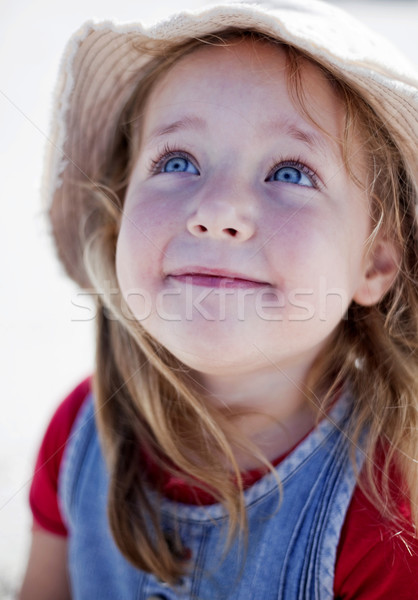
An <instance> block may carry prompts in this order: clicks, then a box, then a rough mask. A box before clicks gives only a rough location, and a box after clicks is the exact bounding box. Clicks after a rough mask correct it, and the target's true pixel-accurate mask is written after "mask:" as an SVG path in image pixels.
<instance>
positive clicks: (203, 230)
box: [198, 225, 207, 233]
mask: <svg viewBox="0 0 418 600" xmlns="http://www.w3.org/2000/svg"><path fill="white" fill-rule="evenodd" d="M198 229H199V231H200V233H205V231H207V227H205V226H204V225H198Z"/></svg>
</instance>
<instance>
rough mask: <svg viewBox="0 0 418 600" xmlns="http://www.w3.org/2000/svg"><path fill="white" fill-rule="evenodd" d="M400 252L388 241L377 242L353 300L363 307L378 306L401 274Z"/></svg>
mask: <svg viewBox="0 0 418 600" xmlns="http://www.w3.org/2000/svg"><path fill="white" fill-rule="evenodd" d="M399 262H400V252H399V250H398V249H397V248H396V246H395V244H394V243H393V242H392V241H391V240H388V239H380V240H377V241H376V242H375V243H374V244H373V246H372V248H371V249H370V251H369V253H368V255H367V257H366V264H365V268H364V274H363V277H362V280H361V282H360V283H359V286H358V288H357V290H356V293H355V294H354V296H353V300H354V301H355V302H357V304H361V305H362V306H373V305H374V304H377V303H378V302H379V301H380V300H381V299H382V298H383V296H384V295H385V294H386V292H387V291H388V290H389V289H390V287H391V286H392V284H393V282H394V281H395V279H396V277H397V275H398V272H399Z"/></svg>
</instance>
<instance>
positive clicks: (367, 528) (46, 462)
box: [29, 378, 418, 600]
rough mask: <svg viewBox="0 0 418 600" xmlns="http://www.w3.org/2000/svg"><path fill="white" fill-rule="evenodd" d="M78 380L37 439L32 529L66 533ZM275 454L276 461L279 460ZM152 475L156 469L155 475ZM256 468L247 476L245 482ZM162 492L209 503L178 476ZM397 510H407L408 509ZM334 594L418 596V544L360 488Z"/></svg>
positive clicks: (378, 598)
mask: <svg viewBox="0 0 418 600" xmlns="http://www.w3.org/2000/svg"><path fill="white" fill-rule="evenodd" d="M90 384H91V382H90V378H88V379H86V380H85V381H83V382H82V383H81V384H80V385H79V386H77V387H76V388H75V390H73V391H72V392H71V394H69V396H67V398H66V399H65V400H64V402H62V404H61V405H60V406H59V407H58V409H57V411H56V412H55V414H54V416H53V417H52V420H51V422H50V424H49V426H48V428H47V431H46V434H45V436H44V439H43V441H42V444H41V447H40V450H39V454H38V458H37V462H36V467H35V473H34V477H33V481H32V485H31V489H30V499H29V500H30V506H31V509H32V514H33V519H34V529H37V528H42V529H46V530H47V531H49V532H52V533H54V534H57V535H63V536H66V535H67V529H66V527H65V525H64V523H63V520H62V517H61V514H60V510H59V506H58V500H57V494H58V475H59V469H60V464H61V459H62V455H63V452H64V449H65V445H66V443H67V440H68V437H69V435H70V432H71V428H72V425H73V423H74V420H75V418H76V416H77V413H78V411H79V409H80V407H81V405H82V404H83V401H84V400H85V398H86V397H87V395H88V393H89V392H90ZM284 458H285V456H282V457H280V459H279V460H278V461H276V463H275V464H278V462H280V460H283V459H284ZM156 476H157V473H156ZM260 476H261V475H260V472H258V471H251V472H250V473H249V474H246V477H245V482H246V484H247V485H250V484H251V483H254V482H255V481H256V480H257V479H258V478H259V477H260ZM164 493H165V494H166V495H167V496H168V497H170V498H172V499H174V500H177V501H179V502H186V503H189V504H190V503H197V502H199V503H201V504H202V503H205V504H206V503H210V502H211V498H210V497H209V495H208V494H206V493H204V492H203V493H202V494H200V492H198V493H197V492H196V489H195V488H193V489H191V488H190V487H188V486H187V485H186V484H185V483H184V482H182V481H180V480H179V479H173V478H169V477H168V478H167V479H166V481H165V485H164ZM399 510H400V511H402V512H403V513H404V514H409V513H408V507H407V506H405V505H403V504H402V505H400V506H399ZM334 596H335V598H338V599H344V600H351V599H352V600H354V599H355V600H394V599H395V600H416V599H417V598H418V543H417V542H416V541H415V542H412V541H410V540H409V542H408V544H406V543H405V541H404V540H403V539H402V538H401V537H400V536H399V535H394V534H393V532H392V531H391V530H389V529H388V527H387V526H385V523H384V522H383V520H382V518H381V516H380V514H379V512H378V511H377V510H376V508H375V507H374V505H372V504H371V503H370V502H369V501H368V500H367V498H366V497H365V496H364V494H363V493H362V492H361V490H360V488H358V487H357V488H356V489H355V491H354V495H353V498H352V500H351V503H350V505H349V508H348V511H347V514H346V518H345V522H344V525H343V528H342V531H341V537H340V542H339V545H338V550H337V561H336V568H335V577H334Z"/></svg>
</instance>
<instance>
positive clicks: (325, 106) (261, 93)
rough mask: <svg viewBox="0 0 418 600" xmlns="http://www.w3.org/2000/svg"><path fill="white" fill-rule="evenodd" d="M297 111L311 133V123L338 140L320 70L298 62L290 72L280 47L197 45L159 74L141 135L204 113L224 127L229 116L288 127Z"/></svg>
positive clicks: (336, 119) (334, 105)
mask: <svg viewBox="0 0 418 600" xmlns="http://www.w3.org/2000/svg"><path fill="white" fill-rule="evenodd" d="M293 81H295V82H296V81H297V82H298V83H297V84H296V83H292V82H293ZM301 90H302V93H300V91H301ZM295 92H297V93H296V94H295ZM296 97H298V98H299V101H298V100H296ZM301 99H302V104H303V110H302V107H301V102H300V100H301ZM296 112H297V113H298V116H299V117H300V119H302V120H304V121H305V124H306V125H309V128H310V129H311V130H312V131H313V130H314V129H318V127H314V126H313V124H316V125H317V126H319V129H321V128H323V129H324V130H326V131H327V132H328V133H330V134H331V136H333V137H334V139H335V137H339V132H340V129H341V127H340V126H341V117H342V107H341V103H340V101H339V100H338V98H337V96H336V93H335V92H334V90H333V88H332V86H331V84H330V82H329V81H328V80H327V78H326V77H325V75H324V73H323V72H322V71H321V69H320V68H319V67H317V66H315V65H314V64H312V63H311V62H309V61H307V60H302V61H301V62H300V63H299V64H298V69H297V73H295V72H293V70H292V69H291V67H289V61H288V57H287V52H286V50H285V49H284V48H283V46H281V45H280V44H274V43H272V42H269V41H267V40H262V39H256V40H251V39H240V40H233V41H232V42H231V43H229V42H228V43H227V44H226V45H219V46H214V45H202V46H199V47H198V48H197V49H195V50H193V51H192V52H190V53H189V54H187V55H186V56H183V57H182V58H180V59H179V60H178V61H177V62H176V63H175V64H174V65H173V66H172V67H171V68H170V70H169V71H168V72H166V73H165V74H164V75H162V76H161V77H160V79H159V80H158V81H157V82H156V83H155V84H154V87H153V90H152V92H151V94H150V96H149V98H148V101H147V106H146V110H145V115H146V119H145V123H144V130H145V133H146V136H147V137H150V136H151V137H152V134H153V132H154V130H155V128H156V127H157V128H158V125H159V124H160V123H161V120H163V121H164V122H167V123H168V122H171V123H176V122H178V121H179V120H180V118H181V117H182V116H183V115H184V116H185V118H186V119H189V116H188V115H190V114H191V115H193V117H192V118H193V120H194V121H195V122H197V121H198V120H199V115H203V116H204V115H205V114H212V115H214V116H216V118H217V119H219V120H225V121H226V122H227V121H228V113H229V116H233V117H234V118H235V117H236V116H237V115H241V116H242V118H243V120H245V121H246V122H248V121H250V122H253V123H254V126H256V127H257V128H258V129H259V128H260V127H261V128H263V126H264V125H265V127H266V128H268V127H269V123H271V122H272V121H277V120H278V121H281V122H283V121H285V122H286V121H289V122H292V121H293V120H294V116H295V113H296ZM304 112H305V114H304ZM159 129H160V130H161V127H159ZM157 133H158V131H157Z"/></svg>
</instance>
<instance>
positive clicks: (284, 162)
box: [149, 144, 321, 188]
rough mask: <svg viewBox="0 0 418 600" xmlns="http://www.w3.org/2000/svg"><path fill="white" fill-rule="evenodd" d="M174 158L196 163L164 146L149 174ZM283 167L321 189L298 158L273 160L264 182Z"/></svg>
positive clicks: (182, 152) (155, 173) (313, 173)
mask: <svg viewBox="0 0 418 600" xmlns="http://www.w3.org/2000/svg"><path fill="white" fill-rule="evenodd" d="M175 156H180V157H181V158H184V159H186V160H189V161H191V162H192V163H196V161H195V160H194V159H193V158H192V157H191V156H190V154H189V153H188V152H185V151H184V150H180V149H178V148H176V147H173V146H170V145H169V144H166V145H165V146H164V147H163V149H162V150H161V151H160V152H159V153H158V156H157V158H155V159H151V161H150V166H149V172H150V173H151V174H152V175H157V174H158V173H161V172H162V171H161V170H162V168H163V167H164V163H166V162H167V161H169V160H170V158H173V157H175ZM195 166H196V168H197V169H199V167H198V165H197V164H196V165H195ZM283 167H293V168H295V169H299V171H301V172H302V173H303V174H304V175H306V176H307V177H309V178H310V179H311V181H312V183H313V185H314V187H316V188H320V187H321V180H320V178H319V176H318V174H317V172H316V171H315V170H314V169H311V168H310V167H308V166H307V165H306V164H304V163H303V162H302V161H301V159H300V157H295V158H287V159H280V160H275V161H274V162H273V166H272V167H270V169H269V170H268V173H269V174H268V176H267V177H266V180H267V179H268V178H269V177H271V176H272V175H273V173H274V172H275V171H277V170H278V169H280V168H283Z"/></svg>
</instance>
